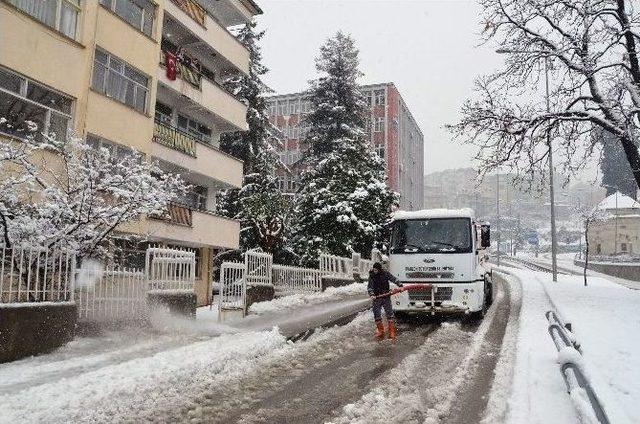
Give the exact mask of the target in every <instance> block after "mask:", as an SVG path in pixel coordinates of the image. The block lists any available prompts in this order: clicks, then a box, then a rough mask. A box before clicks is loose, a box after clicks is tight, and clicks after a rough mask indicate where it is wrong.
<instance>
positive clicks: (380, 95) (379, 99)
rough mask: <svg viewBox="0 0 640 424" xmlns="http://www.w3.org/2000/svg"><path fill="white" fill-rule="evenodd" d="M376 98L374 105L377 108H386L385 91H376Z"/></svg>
mask: <svg viewBox="0 0 640 424" xmlns="http://www.w3.org/2000/svg"><path fill="white" fill-rule="evenodd" d="M374 96H375V98H374V102H375V103H374V104H375V105H376V106H384V90H376V91H375V92H374Z"/></svg>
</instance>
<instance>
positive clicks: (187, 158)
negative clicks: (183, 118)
mask: <svg viewBox="0 0 640 424" xmlns="http://www.w3.org/2000/svg"><path fill="white" fill-rule="evenodd" d="M153 141H155V143H152V146H151V155H152V156H153V157H155V158H157V159H160V160H163V161H165V162H169V163H172V164H174V165H177V166H178V167H179V168H181V169H186V170H188V172H191V173H197V174H200V175H202V176H204V177H206V178H209V179H213V180H216V181H218V182H222V183H223V185H224V186H225V187H227V188H239V187H241V186H242V167H243V164H242V161H239V160H238V159H236V158H234V157H233V156H230V155H228V154H226V153H224V152H222V151H220V150H219V149H217V148H216V147H215V146H213V145H211V144H208V143H203V142H202V141H200V140H198V139H196V138H195V137H192V136H191V135H189V134H186V133H184V132H182V131H181V130H179V129H177V128H175V127H171V126H169V125H166V124H163V123H161V122H158V121H156V123H155V127H154V135H153Z"/></svg>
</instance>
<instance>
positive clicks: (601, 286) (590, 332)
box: [484, 268, 640, 424]
mask: <svg viewBox="0 0 640 424" xmlns="http://www.w3.org/2000/svg"><path fill="white" fill-rule="evenodd" d="M505 272H507V273H508V274H509V277H508V278H509V281H510V285H511V286H512V288H513V287H515V289H516V290H517V289H518V288H521V289H522V303H521V305H522V309H521V312H520V316H519V318H518V320H517V322H514V329H513V331H511V330H508V331H507V333H506V334H505V338H504V340H503V348H502V351H501V353H500V360H499V361H498V367H497V368H496V371H495V373H496V379H495V380H494V384H493V387H492V389H491V395H490V403H489V405H490V406H492V407H493V410H492V411H491V412H490V413H489V414H488V416H487V417H485V420H484V422H485V423H492V422H508V423H514V424H515V423H521V422H529V423H540V424H542V423H547V422H558V423H574V422H590V421H589V420H588V419H583V420H580V419H579V418H578V416H579V415H582V417H583V418H585V417H586V416H585V415H583V414H588V413H590V406H589V404H588V403H586V404H585V402H584V401H583V400H582V399H580V398H576V397H570V396H569V395H568V394H567V392H566V387H565V383H564V380H563V378H562V376H561V374H560V370H559V363H558V359H559V355H558V352H557V351H556V348H555V346H554V344H553V341H552V340H551V337H550V336H549V333H548V332H547V328H548V322H547V319H546V317H545V315H544V314H545V312H546V311H548V310H550V309H552V305H551V302H550V301H549V298H548V297H547V294H546V293H545V288H546V292H547V293H548V294H549V296H550V297H551V299H552V300H553V304H554V305H555V306H556V308H557V309H558V311H559V312H560V314H561V315H562V316H563V317H564V319H565V320H566V321H567V322H570V323H571V324H572V327H573V331H574V334H575V335H576V337H577V340H578V341H579V342H580V344H581V346H582V351H583V354H582V358H581V360H582V364H583V368H584V370H585V372H586V374H587V377H588V378H589V379H590V381H591V382H592V385H593V387H594V390H595V391H596V393H597V394H598V396H599V398H600V401H601V403H602V404H603V406H604V408H605V410H606V413H607V414H608V417H609V420H610V422H612V423H632V422H635V421H636V419H635V418H636V417H638V416H640V363H639V362H638V361H636V360H635V355H636V352H637V351H638V349H639V348H640V341H638V339H637V338H636V337H635V333H636V332H637V330H638V326H639V325H640V292H638V291H635V290H630V289H628V288H626V287H623V286H620V285H618V284H614V283H612V282H611V281H608V280H606V279H603V278H598V277H593V276H592V277H590V278H589V286H587V287H584V286H583V280H582V277H581V276H575V275H559V276H558V282H557V283H554V282H553V281H551V275H550V274H548V273H542V272H534V271H529V270H519V269H513V268H506V269H505ZM505 404H506V406H504V405H505Z"/></svg>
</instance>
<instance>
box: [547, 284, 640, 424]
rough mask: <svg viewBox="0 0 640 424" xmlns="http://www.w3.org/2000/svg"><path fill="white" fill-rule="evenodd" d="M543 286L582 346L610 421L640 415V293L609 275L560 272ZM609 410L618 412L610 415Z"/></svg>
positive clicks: (634, 419)
mask: <svg viewBox="0 0 640 424" xmlns="http://www.w3.org/2000/svg"><path fill="white" fill-rule="evenodd" d="M550 280H551V278H550V276H548V277H547V278H546V280H545V281H544V284H545V286H546V287H547V290H548V292H549V294H550V296H551V297H552V298H553V301H554V303H555V304H556V306H557V308H558V309H559V310H560V312H561V313H562V315H563V317H564V319H565V320H567V321H568V322H571V324H572V330H573V333H574V334H575V335H576V337H577V339H578V341H579V342H580V344H581V346H582V353H583V355H582V356H583V361H584V365H585V366H586V369H587V371H588V372H589V377H590V378H591V379H592V381H593V384H594V386H595V390H596V392H597V394H598V395H599V396H600V398H601V400H602V401H603V402H604V404H605V408H608V411H607V412H609V418H610V421H611V422H615V423H621V422H625V421H626V422H629V423H631V422H637V419H638V417H640V361H639V360H638V351H640V339H638V337H637V334H636V333H637V332H638V329H640V292H639V291H637V290H630V289H628V288H626V287H622V286H620V285H617V284H614V283H612V282H610V281H608V280H606V279H603V278H597V277H589V278H588V280H587V281H588V286H587V287H584V285H583V284H584V283H583V281H582V279H581V278H580V277H577V278H576V277H572V276H563V275H560V276H558V283H553V282H552V281H550ZM611 414H615V416H612V415H611Z"/></svg>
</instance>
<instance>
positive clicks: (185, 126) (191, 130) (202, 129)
mask: <svg viewBox="0 0 640 424" xmlns="http://www.w3.org/2000/svg"><path fill="white" fill-rule="evenodd" d="M178 129H180V130H182V131H184V132H185V133H187V134H189V135H190V136H193V137H195V138H197V139H198V140H200V141H203V142H205V143H211V128H209V127H207V126H206V125H204V124H201V123H199V122H198V121H195V120H193V119H191V118H188V117H186V116H182V115H178Z"/></svg>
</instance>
